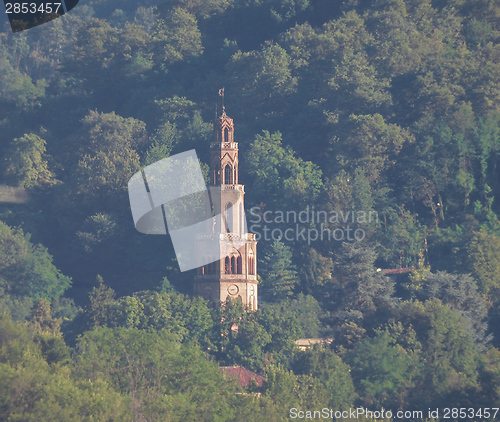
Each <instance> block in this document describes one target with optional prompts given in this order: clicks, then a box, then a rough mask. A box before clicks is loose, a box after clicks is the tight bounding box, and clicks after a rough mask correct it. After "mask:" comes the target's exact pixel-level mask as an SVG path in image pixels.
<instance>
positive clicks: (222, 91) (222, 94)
mask: <svg viewBox="0 0 500 422" xmlns="http://www.w3.org/2000/svg"><path fill="white" fill-rule="evenodd" d="M219 97H222V98H221V102H222V113H224V112H225V111H226V107H225V106H224V87H222V88H221V89H219Z"/></svg>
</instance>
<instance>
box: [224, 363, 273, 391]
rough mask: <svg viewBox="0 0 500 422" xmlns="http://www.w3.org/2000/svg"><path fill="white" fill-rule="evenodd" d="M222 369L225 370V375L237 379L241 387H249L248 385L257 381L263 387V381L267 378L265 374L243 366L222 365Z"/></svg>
mask: <svg viewBox="0 0 500 422" xmlns="http://www.w3.org/2000/svg"><path fill="white" fill-rule="evenodd" d="M220 369H221V370H222V372H224V375H225V376H227V375H228V376H230V377H231V378H234V379H236V382H237V383H238V385H240V386H241V387H248V385H249V384H250V383H251V382H252V381H255V383H256V384H257V385H258V386H259V387H262V383H263V382H264V381H265V380H266V379H265V378H264V377H263V376H261V375H258V374H256V373H255V372H252V371H250V370H249V369H247V368H244V367H243V366H221V367H220Z"/></svg>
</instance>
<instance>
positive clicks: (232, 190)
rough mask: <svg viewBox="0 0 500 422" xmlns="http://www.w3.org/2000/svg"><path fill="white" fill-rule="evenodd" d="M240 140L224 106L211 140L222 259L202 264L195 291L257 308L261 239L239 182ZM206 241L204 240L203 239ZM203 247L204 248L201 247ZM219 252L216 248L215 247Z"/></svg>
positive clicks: (212, 189)
mask: <svg viewBox="0 0 500 422" xmlns="http://www.w3.org/2000/svg"><path fill="white" fill-rule="evenodd" d="M238 167H239V161H238V143H237V142H234V123H233V119H231V118H230V117H229V116H228V115H227V114H226V111H225V108H224V106H223V107H222V114H221V115H220V116H217V117H216V118H215V121H214V142H212V143H211V144H210V193H211V199H212V207H213V212H214V215H216V216H217V215H218V214H221V215H222V220H221V224H220V225H216V224H214V228H213V230H212V233H210V236H211V237H212V236H213V237H215V238H217V237H218V238H219V247H220V251H219V252H220V254H219V259H217V260H215V262H212V263H211V264H207V265H205V266H203V267H200V268H198V270H197V274H196V276H195V281H194V293H195V294H197V295H199V296H202V297H203V298H204V299H206V300H209V301H210V302H212V303H213V304H214V305H216V304H217V303H224V302H225V301H226V300H227V299H228V298H231V299H234V300H237V301H240V302H241V303H242V304H243V306H244V307H246V308H247V309H249V310H253V311H255V310H257V308H258V301H257V241H256V240H255V234H253V233H247V232H246V224H245V222H246V220H245V214H244V196H245V187H244V185H240V184H239V176H238ZM200 242H203V240H200ZM200 249H203V248H200ZM214 252H215V251H214Z"/></svg>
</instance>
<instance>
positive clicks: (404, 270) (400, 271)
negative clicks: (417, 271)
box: [382, 268, 413, 275]
mask: <svg viewBox="0 0 500 422" xmlns="http://www.w3.org/2000/svg"><path fill="white" fill-rule="evenodd" d="M382 271H383V272H384V274H385V275H388V274H404V273H409V272H411V271H413V268H392V269H389V270H382Z"/></svg>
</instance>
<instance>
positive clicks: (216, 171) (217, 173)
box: [212, 163, 220, 186]
mask: <svg viewBox="0 0 500 422" xmlns="http://www.w3.org/2000/svg"><path fill="white" fill-rule="evenodd" d="M212 182H213V184H214V185H215V186H217V185H220V163H217V164H216V165H215V166H214V173H213V176H212Z"/></svg>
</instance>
